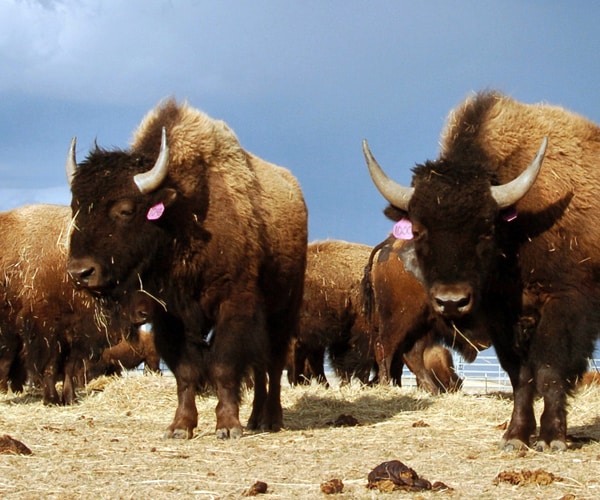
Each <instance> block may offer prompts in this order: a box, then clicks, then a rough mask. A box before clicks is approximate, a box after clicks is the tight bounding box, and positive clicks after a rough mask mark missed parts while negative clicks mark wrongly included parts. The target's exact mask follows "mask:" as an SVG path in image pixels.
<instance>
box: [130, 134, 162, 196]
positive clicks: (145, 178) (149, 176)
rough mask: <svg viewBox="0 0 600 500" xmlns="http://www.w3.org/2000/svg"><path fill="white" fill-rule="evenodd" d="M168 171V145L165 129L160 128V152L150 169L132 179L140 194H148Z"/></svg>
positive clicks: (156, 186)
mask: <svg viewBox="0 0 600 500" xmlns="http://www.w3.org/2000/svg"><path fill="white" fill-rule="evenodd" d="M168 172H169V146H168V145H167V131H166V130H165V127H163V129H162V137H161V141H160V153H159V155H158V159H157V160H156V163H155V164H154V167H152V169H150V170H148V171H147V172H143V173H141V174H136V175H134V176H133V181H134V182H135V183H136V185H137V187H138V189H139V190H140V192H141V193H142V194H148V193H151V192H152V191H154V190H155V189H157V188H158V186H160V185H161V184H162V183H163V181H164V180H165V178H166V177H167V173H168Z"/></svg>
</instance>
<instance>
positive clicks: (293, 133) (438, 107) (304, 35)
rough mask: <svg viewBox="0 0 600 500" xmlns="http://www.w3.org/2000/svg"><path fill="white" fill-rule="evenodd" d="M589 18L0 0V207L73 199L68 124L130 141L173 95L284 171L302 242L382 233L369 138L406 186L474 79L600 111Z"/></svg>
mask: <svg viewBox="0 0 600 500" xmlns="http://www.w3.org/2000/svg"><path fill="white" fill-rule="evenodd" d="M599 25H600V3H598V2H593V1H587V2H586V1H579V2H564V1H551V0H544V1H528V2H523V1H516V0H515V1H511V0H503V1H497V2H493V1H460V0H455V1H452V2H450V1H427V2H404V1H397V0H390V1H354V0H343V1H342V0H339V1H321V0H312V1H310V0H309V1H301V2H300V1H296V2H292V1H281V0H273V1H260V0H259V1H252V2H247V1H242V0H240V1H218V2H215V1H194V0H181V1H178V0H171V1H168V0H128V1H127V2H122V1H118V0H104V1H102V0H62V1H61V0H39V1H35V0H3V1H2V2H0V131H1V133H0V210H3V209H8V208H11V207H14V206H17V205H21V204H24V203H28V202H34V201H52V202H59V203H65V204H68V203H69V192H68V187H67V185H66V180H65V174H64V162H65V157H66V152H67V149H68V145H69V141H70V139H71V137H72V136H74V135H76V136H77V137H78V151H77V153H78V157H79V158H83V157H84V156H85V155H86V154H87V151H88V149H89V148H90V147H91V146H92V145H93V143H94V141H95V140H97V141H98V144H100V145H101V146H104V147H113V146H114V147H122V148H124V147H127V145H128V142H129V139H130V137H131V133H132V132H133V130H134V128H135V127H136V126H137V124H138V123H139V121H140V120H141V118H142V117H143V116H144V114H145V113H146V112H147V111H148V110H149V109H151V108H152V107H154V106H155V105H156V104H157V102H158V101H160V100H161V99H162V98H164V97H167V96H175V97H176V98H177V99H181V100H183V99H186V100H188V101H189V102H190V103H191V104H192V105H193V106H195V107H198V108H200V109H202V110H203V111H205V112H207V113H208V114H209V115H211V116H213V117H214V118H219V119H223V120H225V121H226V122H227V123H228V124H229V125H230V126H231V127H232V128H233V129H234V130H235V132H236V134H237V135H238V137H239V139H240V142H241V143H242V145H243V146H244V147H245V148H246V149H248V150H249V151H252V152H253V153H255V154H257V155H259V156H261V157H263V158H265V159H267V160H270V161H272V162H274V163H278V164H280V165H284V166H286V167H288V168H289V169H291V170H292V171H293V172H294V174H295V175H296V176H297V177H298V179H299V180H300V182H301V184H302V187H303V190H304V194H305V197H306V201H307V205H308V208H309V214H310V215H309V232H310V239H311V240H315V239H324V238H336V239H345V240H349V241H358V242H363V243H368V244H376V243H378V242H379V241H380V240H382V239H383V238H385V236H386V235H387V233H388V231H389V230H390V229H391V224H389V223H388V222H387V220H386V219H385V218H384V216H383V215H382V213H381V211H382V209H383V208H384V206H385V203H384V202H383V199H382V198H381V197H380V195H379V193H378V192H377V191H376V190H375V188H374V187H373V186H372V184H371V181H370V179H369V176H368V173H367V169H366V167H365V164H364V160H363V157H362V153H361V140H362V139H363V138H365V137H366V138H368V139H369V142H370V145H371V148H372V151H373V153H374V154H375V156H376V157H377V159H378V160H379V161H380V163H381V164H382V165H383V166H384V168H385V169H386V170H387V171H388V172H389V173H390V174H391V175H393V176H394V177H395V178H396V179H397V180H399V181H401V182H405V183H409V182H410V169H411V168H412V166H413V165H414V164H415V163H417V162H422V161H424V160H425V159H428V158H434V157H435V156H436V155H437V152H438V138H439V134H440V130H441V128H442V127H443V124H444V120H445V117H446V115H447V113H448V112H449V111H450V109H451V108H452V107H454V106H455V105H456V104H457V103H459V102H460V101H461V100H462V99H463V98H464V97H465V96H466V95H467V94H468V93H469V92H471V91H476V90H481V89H485V88H495V89H498V90H501V91H504V92H506V93H507V94H510V95H511V96H513V97H514V98H516V99H519V100H522V101H525V102H539V101H547V102H550V103H552V104H559V105H563V106H565V107H567V108H569V109H572V110H574V111H576V112H579V113H581V114H584V115H585V116H587V117H589V118H590V119H592V120H594V121H597V122H600V97H599V94H600V56H599V55H598V47H600V29H598V26H599ZM599 161H600V159H599Z"/></svg>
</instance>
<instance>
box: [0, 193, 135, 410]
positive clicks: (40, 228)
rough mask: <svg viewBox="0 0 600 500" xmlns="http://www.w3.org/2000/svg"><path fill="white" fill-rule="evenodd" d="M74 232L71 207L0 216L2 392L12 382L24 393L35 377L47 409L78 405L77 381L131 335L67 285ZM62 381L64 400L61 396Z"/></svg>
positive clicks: (45, 207)
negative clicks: (105, 351) (69, 248)
mask: <svg viewBox="0 0 600 500" xmlns="http://www.w3.org/2000/svg"><path fill="white" fill-rule="evenodd" d="M70 224H71V210H70V209H69V207H65V206H57V205H29V206H25V207H21V208H17V209H14V210H10V211H8V212H3V213H0V228H2V234H3V242H2V251H1V252H0V281H1V284H2V288H1V289H2V290H3V297H2V310H1V311H0V313H1V315H0V322H1V323H0V324H1V325H2V327H1V330H0V341H2V342H3V344H4V346H5V348H4V350H3V352H2V355H1V362H0V366H1V367H2V370H1V372H0V380H2V381H3V387H2V388H4V389H6V387H7V385H8V382H10V385H11V388H12V389H13V390H16V391H20V390H22V389H23V383H24V382H25V379H26V375H27V374H29V376H30V377H31V379H32V381H33V382H34V383H36V384H41V386H42V389H43V394H44V396H43V397H44V402H45V403H46V404H51V403H52V404H56V403H60V402H62V403H65V404H70V403H72V402H73V400H74V398H75V392H74V391H75V387H74V386H75V378H76V377H77V375H78V374H79V373H80V372H81V371H82V370H83V369H84V367H85V366H86V365H88V366H89V365H90V364H92V363H93V362H94V359H98V358H99V357H100V355H101V353H102V350H103V349H104V348H105V347H107V346H109V345H110V344H111V343H113V344H115V343H117V342H118V340H119V339H120V338H121V336H122V334H125V332H122V331H121V330H120V329H119V328H118V327H115V326H114V325H115V319H113V318H111V317H109V316H108V315H107V314H106V312H105V311H104V310H103V309H102V307H100V305H99V304H98V303H97V302H96V301H95V300H94V299H93V298H91V297H90V296H89V295H88V294H87V293H83V292H81V291H77V290H75V288H74V287H73V285H72V283H71V281H70V280H69V279H68V276H67V273H66V265H67V243H68V235H69V229H70ZM111 325H112V326H111ZM7 345H9V346H10V347H11V348H10V349H8V348H7V347H6V346H7ZM61 379H62V381H63V392H62V397H61V396H59V394H58V392H57V389H56V383H57V382H58V381H59V380H61Z"/></svg>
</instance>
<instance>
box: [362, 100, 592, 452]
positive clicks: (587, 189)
mask: <svg viewBox="0 0 600 500" xmlns="http://www.w3.org/2000/svg"><path fill="white" fill-rule="evenodd" d="M546 138H547V142H548V144H549V145H548V147H547V151H546ZM540 144H541V145H542V146H541V147H540ZM363 149H364V153H365V158H366V160H367V164H368V166H369V170H370V173H371V176H372V178H373V181H374V183H375V185H376V186H377V188H378V189H379V191H380V192H381V193H382V194H383V196H384V197H385V198H386V199H387V201H388V202H389V203H390V205H389V206H388V208H387V209H386V215H388V217H390V218H392V219H393V220H396V221H399V222H398V224H400V225H401V226H402V227H404V228H406V227H407V226H410V225H412V235H411V236H409V237H412V239H411V240H408V241H407V243H406V245H405V249H404V250H405V251H404V261H405V264H406V265H407V268H409V269H411V270H412V271H413V272H414V273H415V274H416V275H417V276H419V278H420V279H421V280H422V282H423V283H424V285H425V288H426V290H427V294H428V299H429V301H430V303H431V306H432V307H433V308H434V310H435V311H436V312H437V314H438V315H439V317H440V318H441V319H443V320H444V321H445V322H446V323H448V324H449V325H452V327H454V328H457V329H458V330H460V331H461V332H462V333H463V334H464V335H467V336H469V335H472V334H474V333H476V332H478V331H485V332H487V334H488V335H489V336H490V338H491V340H492V342H493V345H494V347H495V349H496V353H497V355H498V358H499V361H500V363H501V365H502V367H503V368H504V369H505V370H506V371H507V372H508V375H509V377H510V380H511V384H512V387H513V391H514V409H513V414H512V418H511V421H510V424H509V426H508V429H507V430H506V432H505V433H504V436H503V438H502V440H501V442H500V446H501V447H503V448H505V449H515V448H522V447H524V446H527V445H528V444H529V442H530V438H531V437H532V435H533V434H534V433H535V430H536V420H535V415H534V410H533V401H534V397H535V394H536V393H539V394H540V395H541V396H542V397H543V399H544V411H543V413H542V415H541V418H540V429H539V437H538V441H537V446H536V448H537V449H539V450H544V449H547V448H551V449H555V450H564V449H566V436H567V418H566V416H567V410H566V404H567V396H568V395H569V394H571V393H572V391H573V387H574V384H575V382H576V380H577V379H578V378H579V377H580V376H581V375H582V374H583V373H584V371H585V370H586V368H587V358H588V357H589V356H591V354H592V352H593V350H594V341H595V339H596V336H597V332H598V331H599V329H598V328H599V326H600V307H599V306H600V295H599V284H600V283H599V281H600V272H599V271H600V267H599V256H600V253H599V247H598V242H599V241H600V234H599V229H598V228H600V225H599V224H598V222H599V220H600V201H599V198H598V195H597V191H598V189H599V188H600V169H599V168H598V166H597V165H598V162H599V161H600V160H599V159H600V128H599V127H598V126H597V125H595V124H594V123H591V122H589V121H587V120H586V119H584V118H582V117H581V116H578V115H576V114H573V113H571V112H569V111H566V110H564V109H562V108H559V107H554V106H549V105H526V104H521V103H519V102H516V101H514V100H512V99H511V98H509V97H506V96H504V95H501V94H499V93H496V92H483V93H479V94H477V95H474V96H472V97H469V98H468V99H467V100H466V101H465V102H464V103H462V104H461V105H460V106H458V108H457V109H455V110H454V111H452V112H451V113H450V116H449V118H448V122H447V125H446V128H445V130H444V132H443V134H442V146H441V152H440V156H439V158H438V159H437V160H435V161H428V162H426V163H425V164H423V165H418V166H417V167H416V168H415V169H414V170H413V172H414V175H413V181H412V186H411V187H404V186H401V185H398V184H397V183H395V182H393V181H392V180H390V179H389V178H388V177H387V176H386V175H385V174H384V173H383V171H382V170H381V168H380V167H379V166H378V165H377V162H376V161H375V159H374V158H373V156H372V155H371V153H370V151H369V148H368V146H367V144H366V141H365V142H364V143H363ZM538 149H539V151H538ZM536 153H537V154H536ZM544 154H545V162H544V166H543V168H542V167H541V164H542V161H543V159H544Z"/></svg>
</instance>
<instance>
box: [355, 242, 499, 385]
mask: <svg viewBox="0 0 600 500" xmlns="http://www.w3.org/2000/svg"><path fill="white" fill-rule="evenodd" d="M404 245H405V241H404V240H402V239H396V238H395V237H394V236H390V237H389V238H388V239H386V240H385V241H383V242H382V243H380V244H379V245H377V246H376V247H375V248H374V249H373V252H372V253H371V256H370V258H369V261H368V264H367V266H366V269H365V276H364V279H363V287H364V289H365V301H366V310H367V312H368V314H372V312H371V311H374V310H376V314H377V315H378V321H379V331H378V334H377V337H376V340H375V345H374V351H375V359H376V361H377V366H378V372H379V379H380V382H381V383H383V384H387V383H389V381H390V380H392V381H393V380H394V378H396V377H397V374H398V373H401V371H402V362H403V361H404V362H406V365H407V366H408V367H409V369H410V370H411V371H412V372H413V373H415V374H418V373H420V374H421V377H417V380H418V381H420V385H421V386H422V387H424V388H426V389H428V390H429V391H431V392H437V390H439V389H440V384H439V380H436V378H435V377H433V375H432V373H431V371H430V370H427V369H426V368H425V365H424V360H425V358H424V356H423V355H424V354H425V352H426V351H427V348H428V347H429V346H431V345H433V344H434V340H435V342H436V343H437V342H443V343H445V344H447V345H449V346H450V347H452V348H453V349H455V350H456V351H458V352H460V353H461V354H462V356H463V357H464V359H465V360H466V361H467V362H469V363H470V362H472V361H474V360H475V358H476V357H477V353H478V352H479V351H480V350H482V349H486V348H487V347H489V340H488V338H487V337H485V336H484V335H478V336H476V337H473V338H472V339H467V338H466V337H465V336H463V335H461V334H460V332H458V331H457V330H456V329H453V328H449V327H448V326H446V325H445V324H443V323H442V322H441V321H438V319H437V317H436V316H435V314H434V313H433V311H432V308H431V306H430V303H429V300H428V298H427V293H426V292H425V289H424V288H423V285H422V284H421V283H420V282H419V281H418V280H417V279H416V278H415V277H414V276H413V275H412V274H411V273H410V272H408V271H407V270H406V269H405V267H404V264H403V262H402V259H401V252H402V249H403V247H404ZM398 332H403V333H402V335H399V334H398ZM415 343H416V346H415ZM413 346H415V347H414V350H415V354H411V350H412V349H413ZM396 353H406V356H404V359H403V358H399V357H398V356H397V354H396ZM417 353H420V354H417ZM450 368H451V367H450V366H448V370H450ZM438 378H439V375H438ZM444 378H452V377H451V375H447V376H446V375H445V377H444ZM456 383H458V381H456Z"/></svg>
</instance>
